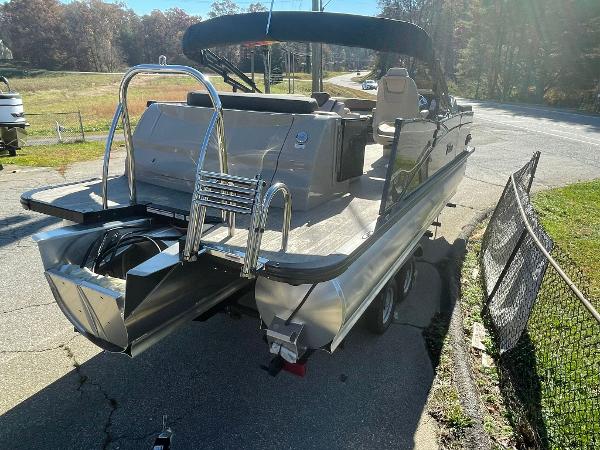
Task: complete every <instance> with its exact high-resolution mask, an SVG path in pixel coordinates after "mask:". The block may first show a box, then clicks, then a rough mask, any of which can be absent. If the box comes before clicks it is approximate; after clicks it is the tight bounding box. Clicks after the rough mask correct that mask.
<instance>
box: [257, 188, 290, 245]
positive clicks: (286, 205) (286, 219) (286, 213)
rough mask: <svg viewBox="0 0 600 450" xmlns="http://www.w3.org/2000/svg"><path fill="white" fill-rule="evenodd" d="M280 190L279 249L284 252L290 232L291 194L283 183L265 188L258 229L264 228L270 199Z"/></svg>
mask: <svg viewBox="0 0 600 450" xmlns="http://www.w3.org/2000/svg"><path fill="white" fill-rule="evenodd" d="M280 191H281V193H282V194H283V225H282V226H281V249H280V251H282V252H285V251H287V246H288V237H289V234H290V225H291V222H292V194H291V192H290V190H289V189H288V187H287V186H286V185H285V184H283V183H275V184H274V185H273V186H271V187H270V188H269V189H268V190H267V193H266V194H265V198H264V199H263V204H262V216H261V221H260V229H261V230H264V228H265V227H266V226H267V216H268V214H269V207H270V206H271V201H272V200H273V197H275V194H277V193H278V192H280ZM258 250H259V249H257V253H258ZM257 256H258V255H257Z"/></svg>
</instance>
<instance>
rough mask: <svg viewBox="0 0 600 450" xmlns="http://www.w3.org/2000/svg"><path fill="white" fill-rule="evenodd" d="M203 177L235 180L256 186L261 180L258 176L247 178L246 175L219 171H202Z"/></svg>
mask: <svg viewBox="0 0 600 450" xmlns="http://www.w3.org/2000/svg"><path fill="white" fill-rule="evenodd" d="M202 178H205V179H206V178H210V179H213V180H225V181H234V182H237V183H243V184H249V185H251V186H256V185H257V184H258V182H259V181H260V180H258V179H256V178H246V177H238V176H235V175H229V174H228V173H217V172H204V171H203V172H202Z"/></svg>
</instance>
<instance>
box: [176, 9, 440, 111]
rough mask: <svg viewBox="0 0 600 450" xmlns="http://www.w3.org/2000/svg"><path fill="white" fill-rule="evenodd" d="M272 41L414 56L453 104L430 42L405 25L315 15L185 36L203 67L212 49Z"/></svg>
mask: <svg viewBox="0 0 600 450" xmlns="http://www.w3.org/2000/svg"><path fill="white" fill-rule="evenodd" d="M269 41H271V42H273V41H276V42H317V43H323V44H334V45H343V46H346V47H359V48H368V49H371V50H376V51H381V52H391V53H399V54H402V55H407V56H412V57H415V58H417V59H419V60H421V61H423V62H424V63H425V64H427V65H428V66H429V67H430V68H431V71H432V73H431V76H432V79H433V80H434V83H435V85H436V86H435V87H436V89H435V90H436V91H437V93H438V94H439V95H440V97H441V99H442V101H443V102H448V100H449V99H448V97H447V92H448V89H447V87H446V82H445V80H444V77H443V75H442V71H441V68H440V65H439V62H438V61H437V59H436V57H435V52H434V50H433V43H432V41H431V38H430V37H429V35H428V34H427V32H426V31H425V30H423V29H422V28H420V27H418V26H416V25H414V24H412V23H410V22H403V21H401V20H393V19H384V18H380V17H368V16H357V15H352V14H338V13H329V12H310V11H272V12H270V13H269V12H258V13H248V14H233V15H228V16H221V17H216V18H214V19H209V20H206V21H202V22H199V23H197V24H195V25H192V26H191V27H189V28H188V29H187V31H186V32H185V34H184V36H183V53H184V54H185V55H186V56H187V57H188V58H190V59H192V60H194V61H197V62H199V63H202V51H203V50H204V49H207V48H213V47H219V46H225V45H235V44H244V43H252V42H269ZM442 106H443V105H442Z"/></svg>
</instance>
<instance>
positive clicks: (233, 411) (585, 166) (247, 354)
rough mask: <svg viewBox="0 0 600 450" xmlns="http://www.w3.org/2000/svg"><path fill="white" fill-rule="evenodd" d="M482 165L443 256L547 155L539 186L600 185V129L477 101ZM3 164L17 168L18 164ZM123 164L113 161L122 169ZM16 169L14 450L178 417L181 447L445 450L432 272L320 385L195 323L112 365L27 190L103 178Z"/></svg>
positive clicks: (6, 272)
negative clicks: (55, 275) (40, 248)
mask: <svg viewBox="0 0 600 450" xmlns="http://www.w3.org/2000/svg"><path fill="white" fill-rule="evenodd" d="M473 106H474V109H475V113H476V118H477V119H476V125H475V127H474V130H473V137H474V143H475V145H476V147H477V152H476V153H475V154H474V155H473V157H472V159H471V160H470V161H469V166H468V169H467V177H466V178H465V180H464V181H463V183H462V184H461V186H460V188H459V191H458V193H457V195H456V197H455V201H456V203H458V205H459V206H458V207H457V208H455V209H447V210H446V211H445V212H444V214H443V215H442V217H441V221H442V228H441V229H439V230H438V235H437V239H436V240H434V241H433V242H431V243H430V246H429V248H428V251H430V250H431V251H432V252H434V253H437V255H438V256H439V255H442V256H443V254H444V251H445V250H446V249H447V248H448V246H449V244H450V243H452V242H453V241H454V239H455V238H456V236H457V235H458V233H459V232H460V230H461V227H462V226H464V224H466V223H467V222H468V220H469V219H470V218H471V217H472V216H473V215H474V214H476V213H477V212H478V211H480V210H483V209H485V208H487V207H489V206H492V205H493V204H494V203H495V202H496V200H497V198H498V196H499V195H500V193H501V191H502V187H503V185H504V183H505V181H506V178H507V177H508V175H509V174H510V173H511V172H512V171H514V170H515V169H517V168H518V167H520V166H522V165H523V164H524V163H525V162H526V161H527V160H528V159H529V158H530V156H531V154H532V153H533V152H534V151H535V150H540V151H542V158H541V160H540V165H539V169H538V177H537V179H536V181H535V183H534V188H535V189H541V188H547V187H551V186H557V185H561V184H565V183H569V182H573V181H577V180H582V179H589V178H594V177H600V118H597V117H593V118H590V117H587V116H580V115H575V114H570V113H565V112H560V111H558V112H557V111H554V110H549V109H545V108H531V107H518V106H512V105H498V104H493V103H487V102H477V103H473ZM0 162H3V163H5V162H6V161H5V160H2V161H0ZM122 166H123V157H122V154H121V155H119V154H117V155H116V156H115V157H113V160H112V167H114V168H115V170H118V169H117V168H119V167H122ZM99 167H100V164H99V163H98V162H93V163H85V164H78V165H76V166H74V167H73V168H71V169H69V170H68V171H67V172H66V173H65V174H62V175H61V174H60V173H58V172H56V171H50V170H44V169H29V170H24V171H18V172H15V173H13V172H12V168H11V167H10V166H5V168H6V170H4V171H1V172H0V230H1V231H0V279H1V280H2V289H1V290H0V316H1V317H2V319H3V320H2V327H0V390H1V392H2V395H1V396H0V414H1V416H0V448H48V447H52V448H85V449H93V448H127V449H129V448H140V449H142V448H148V444H149V442H150V441H151V439H152V436H153V435H154V434H155V433H156V432H157V431H158V430H159V429H160V424H159V422H160V418H161V417H162V415H163V414H168V416H169V417H170V420H171V421H172V425H173V428H174V430H175V432H176V441H175V442H176V444H177V447H176V448H199V447H201V446H202V447H203V448H258V447H261V448H297V447H304V448H322V447H326V446H327V447H329V448H347V447H360V448H375V447H377V448H412V447H418V448H435V441H434V440H435V425H434V424H433V423H432V421H431V419H429V418H428V415H427V414H426V411H425V409H426V408H425V405H426V401H427V395H428V392H429V389H430V386H431V382H432V379H433V376H434V372H433V369H432V367H431V364H430V363H429V361H428V358H427V356H426V352H425V348H424V344H423V340H422V338H421V329H420V327H422V326H424V325H425V324H426V323H427V321H428V319H429V317H430V316H431V314H432V313H433V312H435V310H436V309H437V308H438V299H439V296H440V295H439V294H440V290H441V285H440V281H439V276H438V274H437V273H436V271H435V270H434V268H433V267H432V266H430V265H428V264H426V263H421V264H419V278H418V285H417V289H416V291H415V292H414V293H413V296H412V297H411V299H410V300H409V301H408V303H407V304H405V305H403V306H402V307H401V308H400V310H399V311H398V321H397V322H398V323H396V324H395V325H394V326H393V327H392V328H391V329H390V331H389V332H388V333H386V334H385V335H384V336H381V337H374V336H372V335H370V334H368V333H366V332H365V331H364V330H363V329H362V327H360V326H359V327H356V328H355V330H353V332H352V333H351V334H350V336H349V338H348V340H347V342H346V345H345V347H344V348H343V349H341V350H340V351H337V352H336V353H335V354H334V355H333V356H329V355H327V354H317V355H316V356H315V357H314V358H313V359H312V360H311V362H310V365H309V374H308V376H307V377H306V378H304V379H298V378H295V377H292V376H289V375H287V374H282V375H281V376H279V377H277V378H274V379H273V378H270V377H268V376H267V375H266V374H265V373H264V372H263V371H262V370H260V368H259V364H261V363H265V362H266V361H267V359H268V358H267V355H266V353H265V352H264V345H263V343H262V341H261V339H260V337H259V333H258V332H257V326H258V324H257V323H256V322H255V321H253V320H250V319H241V320H233V319H229V318H227V317H221V316H219V317H216V318H214V319H212V320H210V321H209V322H206V323H194V324H191V325H190V326H188V327H185V328H184V329H182V330H181V331H180V332H178V333H176V334H175V335H172V336H170V337H169V338H167V339H165V340H164V341H163V342H161V343H159V344H158V345H156V346H155V347H153V348H152V349H150V350H149V351H147V352H146V353H144V354H142V355H141V356H140V357H138V358H136V359H134V360H129V359H127V358H125V357H120V356H116V355H110V354H104V353H100V352H98V350H97V349H96V348H95V347H94V346H92V345H91V344H89V343H88V342H87V341H86V340H85V339H83V338H81V337H80V336H78V335H76V334H74V333H73V332H72V328H71V326H70V325H69V323H68V322H67V320H66V319H65V318H64V317H63V316H62V313H60V311H59V310H58V308H57V306H56V305H55V303H54V302H53V301H52V296H51V294H50V292H49V290H48V287H47V285H46V282H45V280H44V278H43V275H42V270H41V264H40V262H39V257H38V254H37V250H36V248H35V246H34V243H33V242H32V240H31V235H32V234H34V233H35V232H38V231H41V230H44V229H48V228H51V227H55V226H57V225H58V221H57V220H54V219H52V218H48V217H46V216H41V215H37V214H33V213H29V212H26V211H23V210H22V209H21V208H20V205H19V195H20V193H21V192H22V191H24V190H27V189H30V188H33V187H36V186H41V185H45V184H48V183H59V182H64V181H73V180H77V179H82V178H85V177H89V176H90V175H97V174H99V173H100V172H99Z"/></svg>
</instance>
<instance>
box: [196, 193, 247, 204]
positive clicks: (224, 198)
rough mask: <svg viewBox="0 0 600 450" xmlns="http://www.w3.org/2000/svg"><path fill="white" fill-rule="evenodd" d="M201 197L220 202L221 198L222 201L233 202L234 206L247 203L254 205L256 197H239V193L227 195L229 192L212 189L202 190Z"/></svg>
mask: <svg viewBox="0 0 600 450" xmlns="http://www.w3.org/2000/svg"><path fill="white" fill-rule="evenodd" d="M198 195H199V197H200V198H201V199H204V198H206V199H208V200H210V201H214V202H218V201H219V200H221V201H222V202H228V203H229V202H231V203H232V204H233V205H234V206H242V207H245V206H246V205H249V207H252V205H253V204H254V198H253V197H252V198H248V197H239V196H237V195H227V194H221V193H218V192H212V191H204V190H203V191H200V193H199V194H198ZM228 203H227V204H228Z"/></svg>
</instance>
